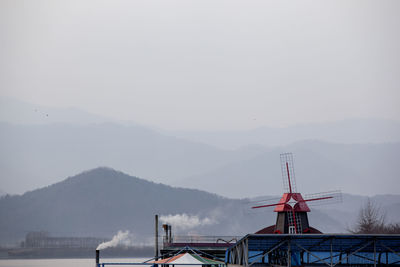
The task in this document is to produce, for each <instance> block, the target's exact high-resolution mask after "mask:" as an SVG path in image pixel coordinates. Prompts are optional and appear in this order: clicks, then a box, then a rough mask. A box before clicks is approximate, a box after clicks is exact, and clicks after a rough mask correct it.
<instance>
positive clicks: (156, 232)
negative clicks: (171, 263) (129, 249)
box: [154, 214, 158, 260]
mask: <svg viewBox="0 0 400 267" xmlns="http://www.w3.org/2000/svg"><path fill="white" fill-rule="evenodd" d="M154 237H155V240H154V241H155V245H154V249H155V257H156V260H157V259H158V215H157V214H156V216H155V236H154Z"/></svg>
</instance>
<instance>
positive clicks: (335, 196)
mask: <svg viewBox="0 0 400 267" xmlns="http://www.w3.org/2000/svg"><path fill="white" fill-rule="evenodd" d="M314 200H315V201H314ZM316 200H318V201H316ZM304 201H306V202H307V205H310V206H321V205H328V204H335V203H341V202H342V192H341V191H340V190H336V191H329V192H321V193H315V194H307V195H305V198H304Z"/></svg>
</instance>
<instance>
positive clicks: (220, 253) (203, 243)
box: [160, 235, 242, 260]
mask: <svg viewBox="0 0 400 267" xmlns="http://www.w3.org/2000/svg"><path fill="white" fill-rule="evenodd" d="M241 238H242V237H241V236H240V237H239V236H172V235H166V236H164V237H163V246H162V249H161V253H160V254H161V255H170V254H171V253H173V252H174V251H180V250H182V249H185V248H186V247H190V248H192V249H195V250H198V251H201V252H203V253H204V254H208V255H209V257H210V258H214V259H222V260H223V259H224V258H225V252H226V250H227V249H228V248H229V247H231V246H232V245H234V244H235V243H236V242H237V241H238V240H239V239H241Z"/></svg>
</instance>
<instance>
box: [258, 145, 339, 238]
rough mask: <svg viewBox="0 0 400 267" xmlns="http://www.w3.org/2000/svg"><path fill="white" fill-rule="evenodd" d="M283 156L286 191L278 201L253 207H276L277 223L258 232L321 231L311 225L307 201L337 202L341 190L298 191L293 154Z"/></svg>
mask: <svg viewBox="0 0 400 267" xmlns="http://www.w3.org/2000/svg"><path fill="white" fill-rule="evenodd" d="M280 157H281V171H282V179H283V188H284V193H283V196H282V197H281V199H280V201H279V202H278V203H274V204H266V205H258V206H254V207H252V208H253V209H258V208H265V207H275V209H274V212H277V213H278V215H277V218H276V224H275V225H272V226H269V227H266V228H264V229H262V230H260V231H258V232H257V233H256V234H266V233H277V234H303V233H320V231H318V230H317V229H315V228H313V227H311V226H310V225H309V222H308V216H307V212H310V208H309V207H308V205H307V203H309V204H310V203H315V202H323V201H325V202H326V201H330V202H331V203H332V202H337V201H340V200H341V193H340V191H332V192H324V193H318V194H313V195H308V196H307V197H305V198H303V196H302V195H301V194H300V193H298V192H297V189H296V179H295V174H294V166H293V154H292V153H284V154H281V155H280Z"/></svg>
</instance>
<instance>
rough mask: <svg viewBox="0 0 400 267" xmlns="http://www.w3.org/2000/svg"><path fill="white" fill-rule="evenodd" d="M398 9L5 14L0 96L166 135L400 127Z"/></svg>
mask: <svg viewBox="0 0 400 267" xmlns="http://www.w3.org/2000/svg"><path fill="white" fill-rule="evenodd" d="M399 14H400V1H382V0H379V1H348V0H347V1H265V0H262V1H234V0H227V1H219V0H199V1H195V0H182V1H169V0H162V1H151V0H143V1H55V0H49V1H16V0H10V1H4V0H0V90H1V91H0V96H1V95H5V96H11V97H15V98H18V99H21V100H24V101H28V102H32V103H36V104H42V105H48V106H56V107H69V106H74V107H78V108H81V109H84V110H87V111H90V112H93V113H96V114H101V115H105V116H108V117H112V118H115V119H118V120H131V121H135V122H138V123H143V124H149V125H154V126H158V127H162V128H166V129H174V130H175V129H203V130H211V129H216V130H218V129H248V128H254V127H258V126H263V125H269V126H286V125H292V124H297V123H305V122H320V121H330V120H341V119H346V118H358V117H363V118H366V117H374V118H386V119H395V120H400V116H399V115H400V105H399V100H400V88H399V85H400V51H399V47H400V30H399V29H400V28H399V26H400V16H399Z"/></svg>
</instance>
